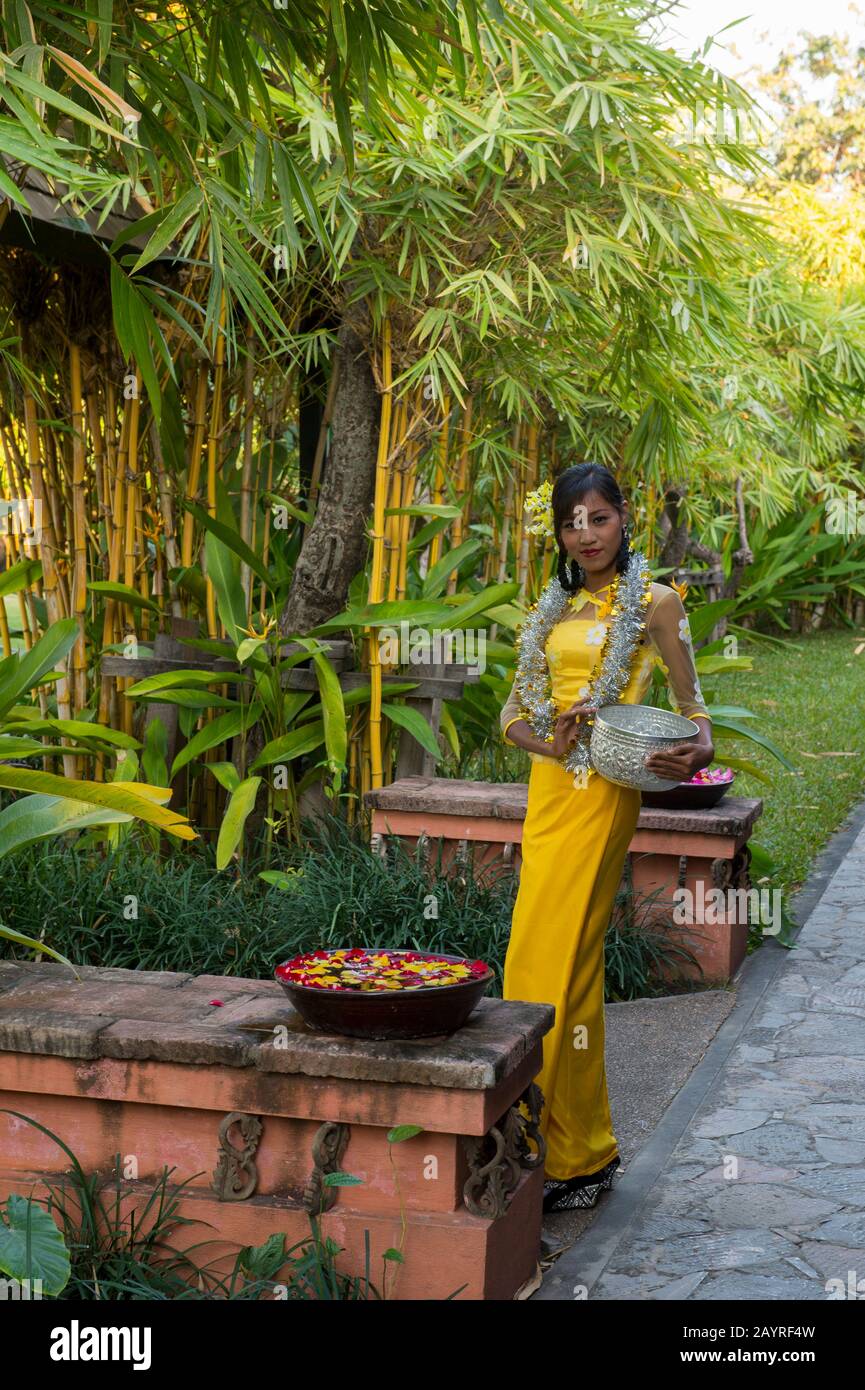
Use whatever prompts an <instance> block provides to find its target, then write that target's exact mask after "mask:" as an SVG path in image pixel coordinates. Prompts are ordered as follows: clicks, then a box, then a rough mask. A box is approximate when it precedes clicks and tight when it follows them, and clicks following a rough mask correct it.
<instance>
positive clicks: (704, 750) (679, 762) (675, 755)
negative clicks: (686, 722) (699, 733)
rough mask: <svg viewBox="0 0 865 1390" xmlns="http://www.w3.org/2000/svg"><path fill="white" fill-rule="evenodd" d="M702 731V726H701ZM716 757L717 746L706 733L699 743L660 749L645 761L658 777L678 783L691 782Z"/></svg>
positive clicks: (678, 744) (650, 754)
mask: <svg viewBox="0 0 865 1390" xmlns="http://www.w3.org/2000/svg"><path fill="white" fill-rule="evenodd" d="M701 729H702V725H701ZM714 756H715V745H714V744H713V742H712V736H711V734H709V733H708V731H706V733H705V735H704V737H702V738H701V739H700V740H699V741H698V742H697V743H676V744H674V745H673V747H672V748H664V749H659V750H658V751H657V752H655V753H649V754H648V756H647V757H646V758H645V759H644V764H645V766H646V767H647V768H648V769H649V771H650V772H654V773H655V775H656V776H657V777H665V778H668V779H670V780H673V779H675V781H677V782H689V781H690V780H691V778H692V777H693V775H694V773H695V772H699V771H700V768H702V767H708V766H709V763H710V762H711V761H712V759H713V758H714Z"/></svg>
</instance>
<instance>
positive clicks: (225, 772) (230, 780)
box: [207, 763, 240, 792]
mask: <svg viewBox="0 0 865 1390" xmlns="http://www.w3.org/2000/svg"><path fill="white" fill-rule="evenodd" d="M207 771H208V772H212V773H213V775H214V777H215V778H216V780H217V782H218V783H219V784H220V786H222V787H225V790H226V791H227V792H233V791H235V790H236V789H237V788H238V787H239V786H240V773H239V772H238V770H237V768H236V767H235V766H234V763H208V764H207Z"/></svg>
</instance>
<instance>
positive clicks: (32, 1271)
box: [0, 1192, 71, 1298]
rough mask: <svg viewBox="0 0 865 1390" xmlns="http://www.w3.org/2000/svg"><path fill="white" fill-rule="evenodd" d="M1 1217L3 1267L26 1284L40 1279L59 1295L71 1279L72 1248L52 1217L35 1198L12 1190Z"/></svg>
mask: <svg viewBox="0 0 865 1390" xmlns="http://www.w3.org/2000/svg"><path fill="white" fill-rule="evenodd" d="M5 1208H6V1209H5V1211H4V1212H3V1215H2V1217H0V1270H2V1272H3V1273H4V1274H6V1275H8V1276H9V1277H10V1278H11V1279H17V1280H18V1281H19V1283H23V1281H24V1280H25V1279H27V1280H30V1287H32V1281H33V1280H34V1279H38V1280H39V1281H40V1283H41V1287H42V1293H43V1294H47V1295H48V1296H49V1298H56V1297H57V1295H58V1294H59V1293H60V1292H61V1291H62V1290H63V1289H64V1288H65V1287H66V1285H67V1284H68V1282H69V1275H70V1272H71V1270H70V1264H69V1251H68V1250H67V1249H66V1242H65V1241H64V1239H63V1236H62V1235H61V1233H60V1231H59V1229H58V1227H57V1225H56V1224H55V1222H54V1219H53V1217H52V1216H50V1215H49V1213H48V1212H47V1211H46V1210H45V1208H44V1207H42V1206H39V1204H38V1203H37V1202H36V1201H34V1199H33V1198H32V1197H22V1196H20V1194H19V1193H17V1192H11V1193H10V1194H9V1196H8V1197H7V1198H6V1202H5Z"/></svg>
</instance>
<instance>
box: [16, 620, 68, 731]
mask: <svg viewBox="0 0 865 1390" xmlns="http://www.w3.org/2000/svg"><path fill="white" fill-rule="evenodd" d="M77 636H78V623H77V622H76V620H75V619H74V618H62V619H61V620H60V622H57V623H53V624H52V625H51V627H50V628H49V629H48V631H47V632H45V633H43V634H42V636H41V637H40V638H39V641H38V642H34V644H33V648H32V650H31V651H29V652H28V653H27V655H26V656H23V657H19V658H18V661H17V663H15V664H13V665H12V667H11V669H10V670H9V671H8V673H7V672H6V671H5V670H4V672H3V677H2V680H0V717H2V716H3V715H4V714H5V713H6V712H7V710H9V709H11V708H12V706H13V705H14V704H15V703H16V701H17V700H19V699H20V697H21V696H22V695H24V694H25V693H26V691H28V690H31V689H32V688H33V687H34V686H36V685H39V684H40V682H41V681H42V678H43V676H45V675H46V673H47V672H48V671H52V670H53V669H54V666H55V665H56V664H57V663H58V662H60V661H62V660H63V659H64V657H65V656H67V654H68V653H69V652H70V651H71V650H72V648H73V646H74V645H75V639H76V638H77Z"/></svg>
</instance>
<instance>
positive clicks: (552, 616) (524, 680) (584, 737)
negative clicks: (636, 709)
mask: <svg viewBox="0 0 865 1390" xmlns="http://www.w3.org/2000/svg"><path fill="white" fill-rule="evenodd" d="M651 583H652V578H651V573H650V571H649V566H648V563H647V561H646V557H645V555H643V553H642V552H641V551H638V550H635V551H632V552H631V560H630V564H629V565H628V568H627V570H626V572H625V573H624V574H623V575H622V576H621V579H620V582H619V590H618V594H617V596H616V603H617V606H619V607H620V608H621V610H622V611H621V612H620V613H617V614H614V615H612V617H611V619H610V622H611V630H610V631H609V632H608V634H607V641H606V647H605V650H604V655H603V659H602V662H601V667H600V670H599V671H598V674H597V675H596V676H595V677H594V679H593V680H591V681H590V684H589V695H588V697H587V699H589V700H590V701H591V703H592V704H593V705H597V706H598V708H600V707H601V706H602V705H614V704H616V703H617V702H618V701H619V699H620V697H621V695H622V692H623V691H624V690H625V688H626V687H627V685H628V682H629V680H630V678H631V662H632V660H633V655H634V649H635V647H636V645H637V643H638V642H639V640H640V636H641V634H642V631H643V629H644V627H645V608H646V605H647V603H648V602H649V600H650V598H651ZM647 590H648V597H647ZM571 597H572V596H571V595H570V594H568V593H567V591H566V590H565V589H563V588H562V586H561V584H560V583H559V580H558V578H557V577H554V578H553V579H551V580H550V582H549V584H548V585H547V587H546V588H545V589H544V592H543V593H542V594H541V596H540V598H539V599H538V601H537V603H536V604H535V605H534V607H533V608H532V609H531V610H530V611H529V614H528V616H527V617H526V619H525V621H524V622H523V625H522V627H521V629H520V632H519V635H518V637H517V643H518V646H519V652H520V655H519V660H518V662H517V670H516V675H515V677H514V687H515V689H516V691H517V694H518V695H519V697H520V704H521V714H522V717H523V718H524V719H525V720H526V722H527V723H528V725H529V727H530V729H531V730H532V733H533V734H534V735H535V737H536V738H540V739H543V740H544V742H549V741H550V740H551V739H552V736H553V733H554V731H555V727H556V720H557V719H558V717H559V711H558V708H557V706H556V703H555V701H554V700H553V698H552V695H551V693H550V692H551V682H550V672H549V665H548V663H547V656H546V650H545V648H546V642H547V638H548V637H549V635H550V633H551V632H552V630H553V628H554V627H555V625H556V623H558V622H561V620H562V618H564V616H565V614H566V613H567V610H568V605H569V603H570V600H571ZM591 737H592V729H591V725H588V724H585V723H578V724H577V741H576V743H574V745H573V746H572V747H571V748H570V749H569V750H568V752H567V753H566V754H565V756H564V757H563V758H559V759H558V761H559V762H560V763H561V764H562V766H563V767H564V768H565V769H566V771H568V772H574V773H588V772H590V771H592V772H593V771H594V770H595V769H594V766H593V764H592V760H591V755H590V752H589V744H590V741H591Z"/></svg>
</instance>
